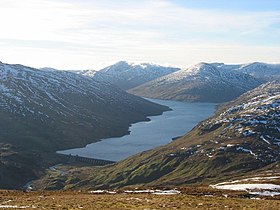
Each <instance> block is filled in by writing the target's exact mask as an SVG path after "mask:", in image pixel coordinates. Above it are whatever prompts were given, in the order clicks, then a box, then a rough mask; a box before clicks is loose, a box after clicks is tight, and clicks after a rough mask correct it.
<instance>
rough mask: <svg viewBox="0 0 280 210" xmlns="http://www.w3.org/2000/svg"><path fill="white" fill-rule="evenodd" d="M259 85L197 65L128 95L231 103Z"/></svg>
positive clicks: (228, 72)
mask: <svg viewBox="0 0 280 210" xmlns="http://www.w3.org/2000/svg"><path fill="white" fill-rule="evenodd" d="M261 83H262V81H261V80H259V79H256V78H254V77H252V76H250V75H248V74H245V73H242V72H238V71H235V70H232V69H231V68H227V69H225V68H222V67H219V66H218V65H216V64H208V63H199V64H197V65H194V66H192V67H190V68H188V69H183V70H180V71H177V72H174V73H172V74H169V75H166V76H163V77H160V78H158V79H155V80H153V81H150V82H147V83H145V84H143V85H140V86H138V87H135V88H132V89H130V90H129V91H128V92H130V93H132V94H135V95H139V96H144V97H149V98H159V99H168V100H170V99H171V100H178V101H188V102H215V103H219V102H225V101H230V100H232V99H234V98H236V97H238V96H239V95H241V94H242V93H244V92H246V91H248V90H251V89H253V88H255V87H257V86H258V85H260V84H261Z"/></svg>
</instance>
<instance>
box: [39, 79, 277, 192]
mask: <svg viewBox="0 0 280 210" xmlns="http://www.w3.org/2000/svg"><path fill="white" fill-rule="evenodd" d="M279 108H280V84H279V83H277V82H270V83H266V84H264V85H261V86H259V87H258V88H256V89H254V90H252V91H250V92H247V93H245V94H243V95H242V96H240V97H239V98H237V99H236V100H234V101H231V102H230V103H228V104H226V105H224V106H223V107H221V108H220V109H219V110H218V111H217V113H216V114H215V115H214V116H213V117H211V118H209V119H207V120H205V121H203V122H201V123H200V124H199V125H197V126H196V127H195V128H194V129H193V130H192V131H191V132H189V133H188V134H186V135H185V136H184V137H182V138H180V139H177V140H175V141H173V142H172V143H170V144H168V145H165V146H162V147H159V148H156V149H153V150H150V151H147V152H142V153H140V154H137V155H135V156H132V157H130V158H128V159H126V160H123V161H121V162H118V163H116V164H114V165H109V166H106V167H98V168H94V167H82V168H77V169H75V168H74V169H72V170H69V171H68V172H67V174H65V175H64V176H55V175H52V176H51V177H45V178H44V179H41V180H39V181H38V182H37V188H40V189H42V188H43V189H57V188H61V187H62V186H64V189H69V188H70V189H72V188H86V189H103V188H120V187H124V186H131V185H138V186H139V185H144V186H146V187H147V186H157V187H159V186H162V187H167V186H185V185H201V184H202V185H209V184H215V183H217V182H220V181H225V180H232V179H235V178H239V177H242V176H247V175H248V176H249V175H260V174H265V173H268V172H267V171H270V172H269V173H270V175H271V176H274V173H277V174H278V175H279V170H280V169H279V159H280V154H279V145H280V144H279V143H280V132H279V127H280V124H279V123H280V119H279V117H280V109H279ZM273 171H274V172H273ZM272 172H273V173H272Z"/></svg>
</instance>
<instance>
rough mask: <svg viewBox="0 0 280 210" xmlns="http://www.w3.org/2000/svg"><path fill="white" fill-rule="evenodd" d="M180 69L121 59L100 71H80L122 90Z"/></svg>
mask: <svg viewBox="0 0 280 210" xmlns="http://www.w3.org/2000/svg"><path fill="white" fill-rule="evenodd" d="M178 70H179V69H178V68H172V67H164V66H159V65H154V64H149V63H141V64H135V63H128V62H125V61H120V62H117V63H115V64H113V65H111V66H108V67H106V68H104V69H101V70H99V71H94V70H85V71H80V72H78V73H80V74H82V75H85V76H90V77H92V78H93V79H95V80H97V81H101V82H109V83H111V84H114V85H116V86H118V87H119V88H121V89H122V90H127V89H130V88H133V87H136V86H139V85H141V84H143V83H145V82H148V81H151V80H154V79H156V78H158V77H161V76H164V75H167V74H170V73H173V72H175V71H178Z"/></svg>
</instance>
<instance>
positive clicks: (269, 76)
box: [235, 62, 280, 81]
mask: <svg viewBox="0 0 280 210" xmlns="http://www.w3.org/2000/svg"><path fill="white" fill-rule="evenodd" d="M235 70H237V71H239V72H243V73H247V74H250V75H251V76H253V77H255V78H259V79H263V80H266V81H271V80H279V79H280V64H267V63H260V62H255V63H250V64H243V65H240V66H239V67H238V68H235Z"/></svg>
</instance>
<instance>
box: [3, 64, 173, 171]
mask: <svg viewBox="0 0 280 210" xmlns="http://www.w3.org/2000/svg"><path fill="white" fill-rule="evenodd" d="M164 110H168V108H167V107H163V106H160V105H157V104H154V103H151V102H148V101H146V100H144V99H142V98H140V97H137V96H133V95H130V94H128V93H126V92H124V91H121V90H119V89H117V88H115V86H113V85H111V84H108V83H102V82H98V81H94V80H92V79H91V78H89V77H85V76H82V75H79V74H75V73H71V72H67V71H57V70H49V69H48V70H39V69H35V68H30V67H26V66H22V65H9V64H4V63H0V119H1V120H0V139H1V143H4V144H11V145H13V146H16V147H17V149H19V151H21V152H23V151H24V153H28V151H32V152H33V153H34V152H35V153H36V154H40V153H42V152H49V153H54V152H55V151H56V150H59V149H66V148H71V147H79V146H83V145H85V144H87V143H90V142H93V141H97V140H99V139H100V138H105V137H111V136H119V135H124V134H127V133H128V127H129V126H130V124H131V123H133V122H136V121H141V120H146V119H147V116H148V115H155V114H161V113H162V112H163V111H164ZM7 148H9V147H7ZM21 152H17V153H19V154H21ZM0 164H1V161H0ZM0 176H1V174H0Z"/></svg>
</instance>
